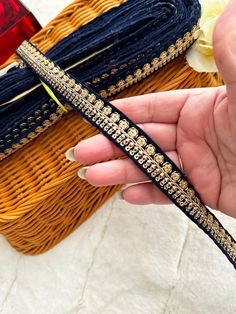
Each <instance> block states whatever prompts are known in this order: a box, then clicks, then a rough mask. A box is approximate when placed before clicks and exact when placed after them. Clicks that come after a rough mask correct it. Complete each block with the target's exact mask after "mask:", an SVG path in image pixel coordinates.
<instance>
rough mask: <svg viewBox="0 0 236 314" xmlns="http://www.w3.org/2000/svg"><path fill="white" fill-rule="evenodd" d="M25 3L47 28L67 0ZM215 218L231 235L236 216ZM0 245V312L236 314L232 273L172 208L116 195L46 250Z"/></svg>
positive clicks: (235, 230) (206, 240) (235, 279)
mask: <svg viewBox="0 0 236 314" xmlns="http://www.w3.org/2000/svg"><path fill="white" fill-rule="evenodd" d="M104 1H105V0H104ZM24 2H25V3H26V4H27V5H28V6H29V7H30V8H31V9H32V10H33V12H34V13H35V15H36V16H37V18H38V19H39V20H40V22H41V23H42V24H43V25H45V23H47V22H48V21H49V20H51V19H52V18H53V17H54V16H55V15H56V14H57V13H59V12H60V11H61V10H62V9H63V8H64V7H65V6H66V5H67V4H69V3H70V0H63V1H62V0H60V1H59V0H50V1H47V0H40V1H36V0H25V1H24ZM217 215H218V216H219V218H220V220H221V221H222V223H223V224H224V225H225V227H226V228H228V230H229V231H230V232H231V233H232V234H233V235H234V236H235V237H236V220H234V219H232V218H229V217H226V216H224V215H222V214H219V213H218V214H217ZM0 250H1V254H0V313H1V314H13V313H14V314H77V313H79V314H159V313H161V314H162V313H163V314H164V313H165V314H169V313H176V314H185V313H186V314H188V313H191V314H192V313H193V314H194V313H199V314H200V313H201V314H202V313H204V314H205V313H214V314H222V313H232V314H233V313H236V272H235V270H234V269H233V267H232V266H231V265H230V263H229V262H228V261H227V259H226V258H225V257H224V256H223V254H222V253H221V252H220V251H219V249H218V248H217V247H216V246H215V245H214V244H213V243H212V241H211V240H209V238H208V237H207V236H205V234H204V233H203V232H202V231H201V230H200V229H198V228H197V227H195V226H194V225H193V223H191V222H190V221H189V220H188V219H187V218H186V217H185V216H184V215H183V214H182V213H181V212H180V211H179V210H178V209H177V208H175V207H174V206H146V207H143V206H131V205H128V204H126V203H125V202H124V201H121V200H119V199H118V197H117V196H115V197H113V198H112V199H110V200H109V201H108V202H107V203H106V204H105V206H103V207H102V208H100V210H99V211H98V212H97V213H96V214H95V215H94V216H93V217H92V218H91V219H89V220H88V221H87V222H85V223H84V224H83V225H82V226H81V227H80V228H79V229H78V230H77V231H75V232H74V233H73V234H72V235H70V236H69V237H68V238H67V239H66V240H64V241H63V242H62V243H60V244H59V245H57V246H56V247H55V248H54V249H52V250H51V251H49V252H47V253H45V254H42V255H40V256H36V257H29V256H23V255H22V254H20V253H18V252H16V251H15V250H14V249H12V248H11V247H10V245H9V244H8V243H7V242H6V240H5V239H4V238H3V237H0Z"/></svg>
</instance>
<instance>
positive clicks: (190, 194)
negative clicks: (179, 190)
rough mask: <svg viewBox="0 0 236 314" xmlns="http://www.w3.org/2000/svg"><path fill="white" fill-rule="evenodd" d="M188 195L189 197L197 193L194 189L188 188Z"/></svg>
mask: <svg viewBox="0 0 236 314" xmlns="http://www.w3.org/2000/svg"><path fill="white" fill-rule="evenodd" d="M187 195H188V196H189V197H194V195H195V192H194V190H192V189H188V191H187Z"/></svg>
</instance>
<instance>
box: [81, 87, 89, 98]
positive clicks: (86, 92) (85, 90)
mask: <svg viewBox="0 0 236 314" xmlns="http://www.w3.org/2000/svg"><path fill="white" fill-rule="evenodd" d="M81 96H82V97H86V96H88V91H87V89H82V91H81Z"/></svg>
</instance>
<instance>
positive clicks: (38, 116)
mask: <svg viewBox="0 0 236 314" xmlns="http://www.w3.org/2000/svg"><path fill="white" fill-rule="evenodd" d="M200 11H201V10H200V4H199V2H198V1H197V0H168V1H167V0H165V1H161V0H140V1H138V2H137V0H128V1H127V2H125V3H123V4H122V5H120V6H119V7H115V8H113V9H111V10H109V11H107V12H106V13H104V14H102V15H101V16H99V17H98V18H96V19H94V20H93V21H91V22H90V23H88V24H86V25H84V26H82V27H81V28H79V29H78V30H77V31H75V32H74V33H72V34H71V35H70V36H68V37H66V38H65V39H63V40H62V41H60V42H59V43H58V44H57V45H55V46H54V47H53V48H51V49H50V50H49V51H48V52H47V53H46V55H47V56H48V57H49V58H51V59H53V60H54V61H55V62H57V64H58V65H59V66H61V67H62V68H68V67H70V66H71V65H73V64H77V65H76V66H75V67H73V69H71V70H70V71H69V73H70V74H72V75H73V76H75V77H77V78H79V80H80V81H82V82H83V83H85V82H89V83H90V87H91V88H92V89H93V90H95V91H97V92H99V91H101V90H106V89H107V88H108V86H111V85H113V84H114V85H116V83H117V81H119V80H124V79H125V78H126V77H127V76H128V75H129V74H130V75H132V74H134V72H135V71H136V70H137V69H139V68H140V67H141V68H142V67H143V66H144V65H145V64H146V63H150V62H151V61H152V60H153V59H154V58H155V57H159V56H160V55H161V53H162V52H166V51H167V50H168V48H169V47H170V46H171V45H173V44H175V43H176V41H177V40H178V39H181V38H184V36H185V35H186V34H189V33H190V32H191V30H192V28H193V27H194V26H196V25H197V23H198V20H199V17H200ZM176 56H177V54H176ZM117 69H118V70H117ZM104 73H109V75H104ZM96 78H100V79H98V80H96ZM37 84H39V80H38V78H37V77H36V76H35V75H34V74H33V73H32V72H31V70H29V69H28V68H22V69H20V68H13V69H12V70H10V71H9V72H8V73H7V74H6V75H5V76H3V77H1V79H0V153H2V152H4V151H5V150H6V149H7V148H10V147H12V145H14V144H15V143H19V142H20V140H21V139H22V138H24V137H25V136H27V134H29V133H30V132H32V131H34V130H35V129H36V128H37V127H38V126H41V125H42V123H43V121H45V120H46V119H48V117H49V116H50V115H51V114H52V113H54V112H56V110H57V108H58V106H57V105H56V104H55V103H54V102H53V101H52V100H50V101H49V96H48V95H47V93H46V92H45V90H44V88H43V87H42V86H40V87H38V88H37V89H35V90H34V91H33V92H32V93H30V94H28V95H26V96H24V97H21V98H20V99H19V100H16V101H13V102H10V103H8V102H9V101H10V100H11V99H13V98H14V97H15V96H17V95H19V94H21V93H23V92H25V91H27V90H29V89H30V88H32V87H33V86H35V85H37ZM5 103H7V104H5Z"/></svg>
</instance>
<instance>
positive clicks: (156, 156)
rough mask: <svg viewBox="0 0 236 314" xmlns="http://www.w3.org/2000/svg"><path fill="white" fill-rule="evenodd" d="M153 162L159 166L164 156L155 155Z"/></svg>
mask: <svg viewBox="0 0 236 314" xmlns="http://www.w3.org/2000/svg"><path fill="white" fill-rule="evenodd" d="M155 160H156V162H158V163H159V164H160V165H161V164H162V163H163V162H164V156H163V155H161V154H157V155H155Z"/></svg>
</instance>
